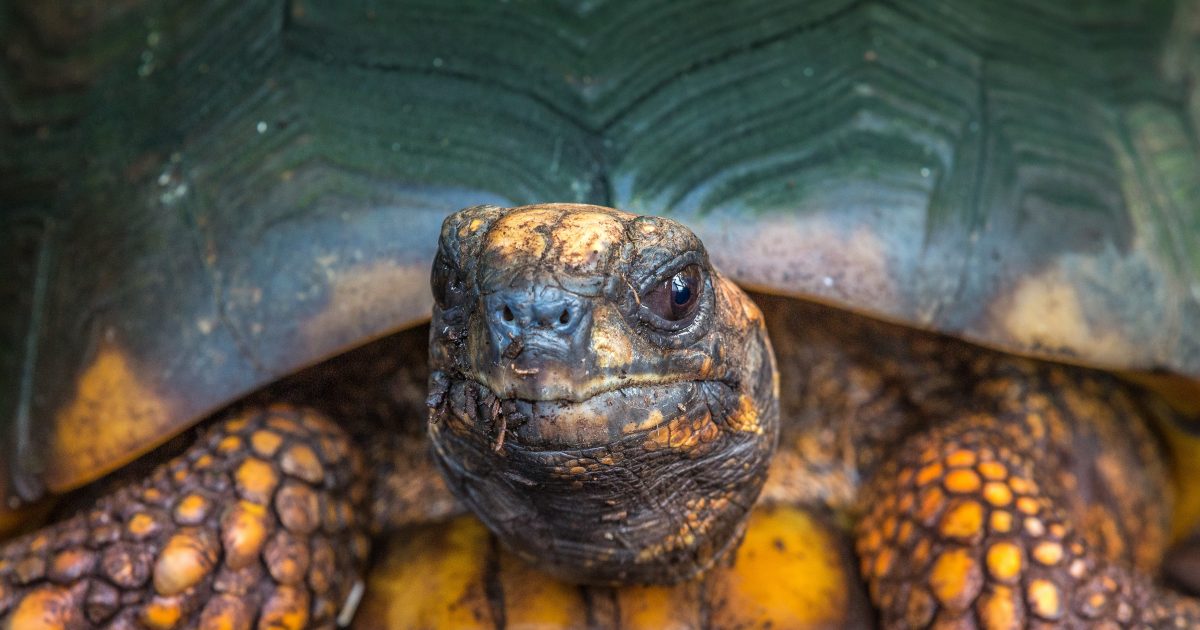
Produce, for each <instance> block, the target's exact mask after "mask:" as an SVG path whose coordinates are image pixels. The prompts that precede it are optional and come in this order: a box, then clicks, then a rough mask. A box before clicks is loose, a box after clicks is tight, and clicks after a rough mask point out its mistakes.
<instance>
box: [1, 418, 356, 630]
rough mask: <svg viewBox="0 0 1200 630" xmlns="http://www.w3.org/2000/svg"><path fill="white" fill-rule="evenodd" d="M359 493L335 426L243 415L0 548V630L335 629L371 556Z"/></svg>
mask: <svg viewBox="0 0 1200 630" xmlns="http://www.w3.org/2000/svg"><path fill="white" fill-rule="evenodd" d="M366 499H367V483H366V481H365V479H364V470H363V464H362V457H361V455H360V454H359V452H358V450H357V448H356V447H355V446H354V445H353V444H352V443H351V442H350V441H349V439H348V438H347V436H346V435H345V433H344V432H343V431H342V430H341V429H340V428H339V427H338V426H337V425H335V424H333V423H332V422H330V421H329V420H327V419H325V418H323V417H321V416H319V415H317V414H315V413H312V412H310V411H301V410H296V409H292V408H287V407H272V408H270V409H266V410H263V409H252V410H248V411H244V412H242V413H239V414H237V415H234V416H232V417H230V418H229V419H226V420H223V421H221V422H219V423H217V424H215V425H214V426H212V427H210V428H209V429H208V430H207V431H205V432H204V433H203V434H202V436H201V437H200V439H199V440H197V442H196V444H195V445H193V446H192V447H191V448H190V449H188V450H187V451H186V452H185V453H184V454H183V455H181V456H179V457H177V458H175V459H173V460H171V461H169V462H167V463H165V464H163V465H162V466H160V467H158V468H157V469H156V470H155V471H154V473H153V474H152V475H151V476H150V477H149V478H148V479H145V480H144V481H142V482H140V483H136V484H132V485H129V486H126V487H124V488H121V489H119V490H117V491H116V492H114V493H112V494H110V495H107V496H105V497H103V498H101V499H99V500H98V501H97V502H96V503H95V504H94V505H93V506H91V508H90V509H86V510H83V511H82V512H80V513H79V514H77V515H75V516H73V517H71V518H69V519H67V520H65V521H62V522H59V523H56V524H54V525H50V526H47V527H45V528H43V529H41V530H38V531H36V532H33V533H31V534H29V535H26V536H23V537H21V538H18V539H15V540H13V541H10V542H9V543H7V544H6V545H5V546H4V547H2V548H0V628H21V629H26V628H82V627H91V626H106V627H113V628H126V627H149V628H176V627H200V628H251V627H255V626H256V625H257V626H258V627H271V628H301V627H310V626H312V627H321V626H325V627H330V626H332V625H333V624H334V622H335V618H336V615H337V614H338V612H339V608H340V607H341V606H342V603H343V602H344V600H345V598H346V596H347V594H348V592H349V590H350V588H351V587H352V585H353V584H354V582H355V580H356V579H357V576H358V575H359V573H360V570H361V567H362V566H363V563H364V561H365V559H366V554H367V550H368V538H367V535H366V533H365V532H366V523H365V522H364V521H365V519H363V518H362V517H361V516H360V515H361V514H362V513H363V512H362V510H361V508H362V507H363V506H364V505H365V502H366Z"/></svg>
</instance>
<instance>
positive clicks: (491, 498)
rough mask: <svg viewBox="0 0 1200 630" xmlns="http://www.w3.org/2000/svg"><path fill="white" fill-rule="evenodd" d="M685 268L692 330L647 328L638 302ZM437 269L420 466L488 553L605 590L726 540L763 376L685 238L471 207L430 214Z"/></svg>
mask: <svg viewBox="0 0 1200 630" xmlns="http://www.w3.org/2000/svg"><path fill="white" fill-rule="evenodd" d="M529 235H533V237H532V238H530V237H529ZM581 247H582V248H583V249H584V250H585V254H586V255H582V256H580V255H577V254H578V253H579V252H578V251H570V250H572V249H574V250H579V249H580V248H581ZM689 264H695V265H701V266H702V267H703V270H704V274H703V284H702V286H700V287H699V288H698V290H699V291H702V293H701V294H700V297H699V300H700V302H699V306H698V307H697V309H696V313H695V315H694V317H692V318H691V319H688V320H686V321H685V322H684V324H686V325H684V324H680V325H679V326H676V327H674V328H671V329H669V330H667V329H664V328H663V327H662V326H658V327H656V326H652V325H649V324H648V323H647V321H649V320H648V319H647V318H646V316H645V315H644V311H645V305H644V304H642V303H641V302H640V298H639V292H642V293H641V295H644V294H645V288H646V287H647V286H657V285H655V283H661V281H662V278H663V277H664V276H663V274H670V273H674V272H675V271H677V268H678V267H679V266H680V265H689ZM434 265H435V267H434V271H433V277H434V292H435V296H436V297H437V306H436V307H435V309H434V314H433V324H432V326H431V333H430V335H431V338H430V362H431V368H432V369H431V377H430V385H431V395H430V400H429V404H430V422H429V433H430V436H431V438H432V443H433V448H434V453H435V460H436V461H437V462H438V465H439V468H440V469H441V471H442V472H443V474H444V475H445V477H446V479H447V481H448V482H449V485H450V487H451V489H452V490H453V491H454V493H455V494H456V495H457V496H458V497H459V498H460V499H461V500H462V501H463V502H464V503H466V504H467V505H468V506H470V507H471V509H472V510H474V512H475V513H476V514H477V515H478V516H479V517H480V518H481V519H482V520H483V521H484V522H485V523H486V524H487V526H488V527H489V528H490V529H491V530H492V531H493V532H494V533H495V534H496V535H497V537H498V538H499V539H500V540H501V542H502V543H503V544H504V545H506V546H507V547H508V548H509V549H511V550H512V551H514V552H515V553H517V554H518V555H519V556H521V557H523V558H525V559H526V560H527V561H529V562H531V563H533V564H535V565H536V566H538V567H539V568H540V569H543V570H545V571H547V572H549V573H551V574H553V575H556V576H557V577H559V578H562V579H565V580H568V581H573V582H578V583H587V584H602V585H618V584H633V583H641V584H647V583H674V582H679V581H682V580H687V579H690V578H692V577H695V576H696V575H698V574H700V573H702V572H703V571H705V570H707V569H708V568H709V567H711V566H712V565H713V563H714V562H716V561H717V560H718V559H719V558H720V557H721V556H722V555H723V554H725V553H726V552H728V551H729V550H731V549H732V548H734V547H736V544H737V542H738V541H739V540H740V537H741V532H742V528H743V527H744V523H745V519H746V516H747V514H748V511H749V509H750V507H751V506H752V505H753V504H754V502H755V500H756V499H757V497H758V494H759V491H760V490H761V488H762V485H763V482H764V480H765V478H766V473H767V468H768V464H769V462H770V459H771V456H772V454H773V452H774V449H775V443H776V441H777V434H778V383H777V378H776V372H775V365H774V358H773V356H772V353H771V348H770V342H769V341H768V339H767V335H766V331H765V328H764V325H763V318H762V315H761V313H760V312H759V310H758V308H757V307H756V306H755V305H754V303H753V302H752V301H751V300H750V299H749V298H748V297H747V296H746V295H745V293H743V292H742V291H741V290H740V289H739V288H738V287H737V286H735V285H734V284H733V283H731V282H729V281H728V280H726V279H724V278H723V277H722V276H721V275H720V274H719V273H717V272H716V271H715V270H713V269H711V267H710V266H709V265H708V261H707V256H706V255H704V253H703V249H702V246H701V245H700V244H699V242H698V241H696V240H695V237H694V236H692V235H691V233H690V232H687V231H686V229H685V228H683V227H682V226H679V225H678V224H676V223H674V222H671V221H667V220H665V219H658V218H656V217H636V216H634V215H628V214H625V213H619V212H617V211H612V210H608V209H604V208H596V207H590V206H568V205H550V206H537V207H532V208H531V207H525V208H516V209H501V208H494V207H488V206H484V207H477V208H470V209H467V210H464V211H461V212H459V213H458V214H456V215H453V216H452V217H450V218H449V219H447V221H446V225H445V226H444V227H443V232H442V241H441V243H440V246H439V253H438V256H437V259H436V260H435V263H434ZM673 270H674V271H673ZM666 277H669V276H666ZM639 313H641V315H639Z"/></svg>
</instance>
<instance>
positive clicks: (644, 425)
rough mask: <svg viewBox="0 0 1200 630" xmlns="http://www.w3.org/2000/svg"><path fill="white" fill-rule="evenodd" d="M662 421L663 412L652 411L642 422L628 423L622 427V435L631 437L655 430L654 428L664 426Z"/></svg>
mask: <svg viewBox="0 0 1200 630" xmlns="http://www.w3.org/2000/svg"><path fill="white" fill-rule="evenodd" d="M662 421H663V414H662V411H660V410H658V409H651V410H650V413H648V414H646V417H645V418H644V419H642V420H641V421H634V422H626V423H625V424H624V425H623V426H622V427H621V434H622V435H629V434H631V433H639V432H641V431H645V430H647V429H653V428H654V427H656V426H658V425H660V424H662Z"/></svg>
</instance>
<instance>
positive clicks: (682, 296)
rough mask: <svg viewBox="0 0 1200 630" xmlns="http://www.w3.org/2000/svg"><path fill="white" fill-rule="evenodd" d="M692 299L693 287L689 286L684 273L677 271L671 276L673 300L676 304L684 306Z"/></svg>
mask: <svg viewBox="0 0 1200 630" xmlns="http://www.w3.org/2000/svg"><path fill="white" fill-rule="evenodd" d="M691 299H692V288H691V287H690V286H688V283H687V279H685V278H684V277H683V274H681V273H677V274H675V277H673V278H671V301H672V302H674V303H675V305H676V306H683V305H684V304H687V303H688V301H689V300H691Z"/></svg>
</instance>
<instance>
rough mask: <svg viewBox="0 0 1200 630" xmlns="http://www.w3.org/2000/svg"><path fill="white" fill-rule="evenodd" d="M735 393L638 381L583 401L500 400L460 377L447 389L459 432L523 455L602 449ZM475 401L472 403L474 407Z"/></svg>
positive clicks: (694, 384) (691, 383) (709, 385)
mask: <svg viewBox="0 0 1200 630" xmlns="http://www.w3.org/2000/svg"><path fill="white" fill-rule="evenodd" d="M713 388H719V389H720V390H723V391H722V392H721V393H720V394H717V395H718V397H724V396H727V395H728V394H729V392H732V391H735V388H732V387H730V386H728V385H726V384H724V383H721V382H719V381H697V380H673V381H664V382H650V383H636V384H632V385H625V386H622V387H616V388H610V389H605V390H601V391H599V392H596V393H594V394H592V395H590V396H588V397H586V398H583V399H582V400H571V399H548V400H536V399H527V398H520V397H504V396H498V395H497V394H496V393H495V392H494V391H493V390H492V389H491V388H489V387H488V386H487V385H485V384H483V383H480V382H478V381H473V380H469V379H463V380H461V381H459V382H456V383H453V384H451V386H450V390H449V392H448V393H449V398H450V400H449V402H450V407H451V409H452V410H453V411H452V413H451V414H450V415H451V416H453V417H454V418H455V419H456V420H458V421H459V423H458V425H459V429H460V430H463V431H471V432H473V433H475V434H476V435H477V436H478V437H482V436H487V438H488V439H490V440H491V441H492V442H493V445H494V446H495V448H496V449H497V450H499V449H500V447H501V446H503V445H507V446H506V448H518V449H521V450H524V451H529V452H535V451H574V450H583V449H590V448H596V447H603V446H605V445H608V444H613V443H615V442H619V441H622V440H625V439H627V438H631V437H636V436H639V435H648V434H649V433H651V432H653V431H655V430H658V429H661V428H662V427H664V426H666V425H667V424H669V423H670V422H672V421H673V420H676V419H679V418H693V417H699V416H701V415H703V414H706V413H707V410H708V408H709V406H710V404H709V402H708V401H709V399H710V398H712V397H713V394H711V393H709V392H708V391H706V390H712V389H713ZM472 403H473V404H472Z"/></svg>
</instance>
